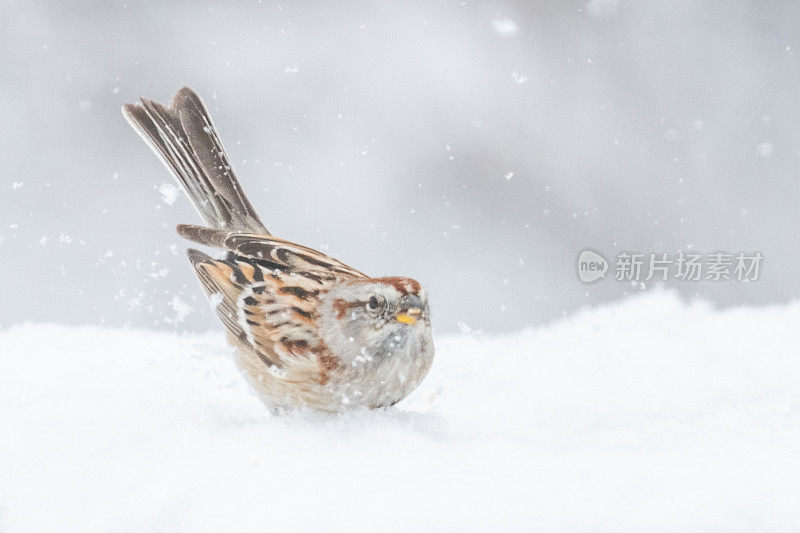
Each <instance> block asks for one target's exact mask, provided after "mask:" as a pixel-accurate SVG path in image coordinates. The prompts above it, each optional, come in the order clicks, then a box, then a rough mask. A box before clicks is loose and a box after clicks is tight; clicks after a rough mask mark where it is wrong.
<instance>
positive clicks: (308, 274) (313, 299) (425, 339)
mask: <svg viewBox="0 0 800 533" xmlns="http://www.w3.org/2000/svg"><path fill="white" fill-rule="evenodd" d="M122 112H123V115H124V116H125V118H126V119H127V121H128V122H129V123H130V125H131V126H132V127H133V128H134V129H135V130H136V131H137V132H138V133H139V135H140V136H141V137H142V139H144V141H145V142H146V143H147V144H148V145H149V146H150V148H151V149H152V150H153V152H155V154H156V155H157V156H158V157H159V159H160V160H161V161H162V162H163V163H164V165H165V166H166V167H167V169H169V171H170V172H171V173H172V175H173V177H174V178H175V179H176V180H177V182H178V183H179V184H180V185H181V187H182V188H183V190H184V191H185V192H186V195H187V196H188V198H189V199H190V200H191V202H192V204H193V205H194V207H195V209H196V210H197V212H198V213H199V214H200V216H201V217H202V219H203V221H204V222H205V225H204V226H198V225H190V224H179V225H178V226H177V230H178V233H179V234H180V235H181V236H183V237H185V238H186V239H188V240H190V241H193V242H194V243H197V244H201V245H205V246H209V247H213V248H218V249H221V250H223V252H222V254H224V257H221V258H213V257H211V256H209V255H207V254H205V253H203V252H201V251H199V250H195V249H189V250H187V255H188V257H189V261H190V262H191V265H192V267H193V268H194V272H195V274H196V275H197V277H198V279H199V280H200V284H201V285H202V288H203V290H204V292H205V295H206V297H207V298H208V300H209V302H210V303H211V305H212V306H213V308H214V309H215V311H216V314H217V316H218V317H219V319H220V320H221V321H222V323H223V324H224V325H225V328H226V330H227V338H228V341H229V342H230V344H231V345H233V346H234V348H235V350H234V353H235V360H236V364H237V366H238V367H239V369H240V370H241V371H242V373H243V375H244V377H245V379H246V380H247V381H248V383H249V384H250V385H251V386H252V387H253V389H255V391H256V392H257V393H258V394H259V396H260V397H261V398H262V399H263V400H264V402H265V403H266V404H267V405H268V406H270V407H272V408H274V409H278V410H288V409H295V408H307V409H312V410H319V411H327V412H340V411H345V410H349V409H353V408H365V407H366V408H381V407H387V406H391V405H394V404H396V403H397V402H399V401H400V400H402V399H403V398H405V397H406V396H408V394H409V393H411V391H413V390H414V389H415V388H416V387H417V385H419V383H420V382H421V381H422V379H423V378H424V377H425V375H426V374H427V373H428V370H429V369H430V367H431V363H432V361H433V354H434V347H433V339H432V336H431V322H430V313H429V309H428V296H427V294H426V292H425V290H424V289H423V288H422V287H421V286H420V284H419V283H418V282H417V281H415V280H413V279H411V278H407V277H401V276H387V277H377V278H373V277H370V276H368V275H366V274H364V273H362V272H360V271H358V270H356V269H355V268H353V267H350V266H348V265H346V264H344V263H342V262H341V261H338V260H336V259H334V258H332V257H329V256H328V255H326V254H324V253H322V252H319V251H317V250H313V249H311V248H308V247H306V246H303V245H301V244H296V243H294V242H291V241H288V240H285V239H281V238H279V237H275V236H273V235H272V234H271V233H270V232H269V231H268V230H267V228H266V227H265V226H264V224H263V223H262V222H261V219H260V218H259V216H258V214H257V213H256V211H255V209H254V208H253V206H252V205H251V204H250V201H249V200H248V199H247V196H246V195H245V194H244V192H243V190H242V187H241V185H240V184H239V180H238V179H237V178H236V175H235V174H234V172H233V169H232V168H231V164H230V160H229V159H228V156H227V155H226V153H225V149H224V148H223V146H222V142H221V141H220V138H219V136H218V135H217V130H216V128H215V127H214V124H213V123H212V121H211V117H210V116H209V113H208V110H207V109H206V107H205V105H204V104H203V102H202V100H201V99H200V97H199V96H198V95H197V94H196V93H195V92H194V91H192V90H191V89H189V88H188V87H184V88H183V89H181V90H180V91H178V93H177V95H176V96H175V98H174V99H173V101H172V104H171V105H170V106H169V107H166V106H163V105H160V104H158V103H156V102H154V101H152V100H148V99H144V98H142V99H141V103H140V104H125V105H124V106H123V108H122Z"/></svg>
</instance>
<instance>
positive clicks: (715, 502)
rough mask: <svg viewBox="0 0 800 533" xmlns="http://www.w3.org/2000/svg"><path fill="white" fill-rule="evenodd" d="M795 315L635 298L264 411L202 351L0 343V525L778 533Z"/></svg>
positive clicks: (442, 345) (81, 339) (62, 340)
mask: <svg viewBox="0 0 800 533" xmlns="http://www.w3.org/2000/svg"><path fill="white" fill-rule="evenodd" d="M798 324H800V304H793V305H788V306H780V307H777V306H776V307H768V308H757V309H756V308H743V309H736V310H730V311H725V312H721V311H718V310H715V309H713V308H712V307H710V306H708V305H705V304H692V305H688V304H684V303H682V302H681V301H680V300H679V299H678V298H677V297H675V296H674V295H672V294H669V293H654V294H649V295H644V296H641V297H638V298H634V299H630V300H627V301H625V302H622V303H620V304H617V305H613V306H609V307H605V308H599V309H595V310H592V311H586V312H583V313H580V314H578V315H576V316H573V317H570V318H567V319H564V320H562V321H561V322H558V323H556V324H553V325H550V326H547V327H542V328H539V329H535V330H530V331H525V332H521V333H518V334H515V335H510V336H503V337H492V336H482V335H461V336H457V337H443V338H438V339H437V358H436V361H435V363H434V367H433V370H432V371H431V374H430V375H429V376H428V378H427V379H426V380H425V381H424V383H423V385H422V386H421V387H420V389H419V390H417V391H416V392H415V393H414V394H413V395H412V396H411V397H410V398H408V399H407V400H406V401H404V402H402V403H401V404H399V405H398V406H397V407H395V408H392V409H389V410H385V411H379V412H356V413H350V414H345V415H339V416H327V415H318V414H313V413H295V414H289V415H282V416H273V415H271V414H270V413H269V412H268V411H267V410H266V409H265V408H264V407H263V405H262V404H261V403H260V402H259V401H258V399H257V398H256V397H255V396H254V395H253V394H252V393H251V392H250V391H249V390H248V388H247V386H246V385H245V383H244V382H243V380H242V379H241V378H240V377H239V374H238V372H237V370H236V368H235V366H234V364H233V362H232V360H231V358H230V352H229V349H228V348H227V347H226V346H225V344H224V341H223V335H222V333H214V334H208V335H179V334H165V333H154V332H150V331H141V330H119V329H103V328H94V327H84V328H75V327H62V326H58V325H41V324H30V325H24V326H17V327H13V328H11V329H9V330H6V331H4V332H2V333H0V530H8V531H23V530H24V531H37V530H51V531H64V530H72V531H111V530H113V531H153V530H169V531H190V530H191V531H237V530H256V529H258V530H262V531H285V530H293V531H297V530H326V531H330V530H337V531H361V530H378V531H386V530H406V531H408V530H414V529H419V530H450V531H470V530H534V529H535V530H539V531H554V530H556V531H595V530H600V531H688V530H695V531H697V530H702V531H751V530H759V531H796V530H798V529H799V528H800V506H799V505H797V502H798V501H800V454H798V453H797V451H798V450H800V409H799V408H798V399H800V360H798V354H800V350H798V346H800V328H798Z"/></svg>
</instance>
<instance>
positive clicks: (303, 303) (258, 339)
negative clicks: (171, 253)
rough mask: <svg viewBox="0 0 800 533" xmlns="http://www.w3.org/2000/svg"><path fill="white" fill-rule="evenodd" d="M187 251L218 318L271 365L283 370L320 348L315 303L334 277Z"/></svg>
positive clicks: (240, 258) (236, 258) (245, 259)
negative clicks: (281, 270)
mask: <svg viewBox="0 0 800 533" xmlns="http://www.w3.org/2000/svg"><path fill="white" fill-rule="evenodd" d="M188 255H189V259H190V261H191V262H192V266H193V267H194V269H195V272H196V273H197V277H198V278H200V282H201V284H202V285H203V288H204V290H205V292H206V295H207V296H208V299H209V301H210V302H211V304H212V305H213V306H215V310H216V313H217V315H218V316H219V318H220V320H222V322H223V324H225V327H227V328H228V331H230V332H231V333H232V334H233V335H234V336H235V337H236V338H238V339H239V341H240V342H241V343H242V344H243V345H244V346H246V347H248V348H250V349H252V350H253V351H254V352H255V353H256V354H257V355H258V356H259V357H260V358H261V359H262V361H263V362H264V363H265V364H266V365H267V366H268V367H271V368H277V369H280V368H281V367H283V366H284V364H285V363H292V362H293V361H294V360H296V359H297V358H314V357H316V355H315V353H320V352H321V351H322V350H319V349H318V348H319V347H320V343H321V341H320V339H319V338H318V336H317V334H316V319H317V306H318V304H319V298H320V296H321V295H322V294H323V293H324V292H326V291H327V290H328V289H329V288H330V286H331V284H333V283H335V282H336V281H337V279H336V278H334V277H329V278H320V277H318V276H307V275H301V274H298V273H295V272H279V271H273V270H271V269H269V268H266V267H264V266H263V265H261V264H260V263H259V262H258V261H252V260H250V259H248V258H246V257H242V256H240V257H235V256H230V255H229V258H228V259H225V260H217V259H213V258H212V257H210V256H208V255H206V254H204V253H203V252H200V251H197V250H189V251H188ZM318 363H319V364H320V365H322V366H327V365H329V364H330V362H329V361H318Z"/></svg>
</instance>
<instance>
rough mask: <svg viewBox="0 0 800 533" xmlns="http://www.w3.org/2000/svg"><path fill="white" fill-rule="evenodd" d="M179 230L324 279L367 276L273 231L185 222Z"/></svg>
mask: <svg viewBox="0 0 800 533" xmlns="http://www.w3.org/2000/svg"><path fill="white" fill-rule="evenodd" d="M178 233H180V234H181V235H182V236H184V237H186V238H187V239H189V240H191V241H194V242H197V243H199V244H204V245H206V246H213V247H215V248H223V249H225V250H228V251H229V252H230V253H231V254H233V255H235V256H237V257H241V258H247V259H250V260H252V261H254V262H257V263H259V264H261V265H262V266H265V267H267V268H270V269H276V270H280V271H283V272H287V273H288V272H295V273H298V274H303V275H309V276H313V277H317V278H320V279H323V280H327V279H366V278H368V277H369V276H367V275H366V274H364V273H362V272H359V271H358V270H356V269H355V268H353V267H350V266H348V265H346V264H344V263H342V262H341V261H339V260H337V259H334V258H332V257H330V256H328V255H326V254H324V253H322V252H318V251H317V250H314V249H313V248H308V247H307V246H303V245H300V244H296V243H293V242H291V241H287V240H285V239H281V238H278V237H274V236H272V235H264V234H256V233H239V232H227V231H224V230H218V229H213V228H205V227H202V226H193V225H188V224H181V225H179V226H178Z"/></svg>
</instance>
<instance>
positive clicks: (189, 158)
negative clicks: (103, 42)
mask: <svg viewBox="0 0 800 533" xmlns="http://www.w3.org/2000/svg"><path fill="white" fill-rule="evenodd" d="M122 112H123V114H124V115H125V118H126V119H127V120H128V122H129V123H130V124H131V126H133V127H134V129H136V131H137V132H138V133H139V135H140V136H141V137H142V138H143V139H144V140H145V142H146V143H147V144H148V145H149V146H150V148H152V150H153V151H154V152H155V153H156V155H157V156H159V158H160V159H161V161H162V162H163V163H164V165H166V167H167V168H168V169H169V170H170V171H171V172H172V174H173V176H174V177H175V179H176V180H177V181H178V183H180V184H181V186H182V187H183V189H184V190H185V191H186V194H187V195H188V196H189V198H190V199H191V200H192V203H193V204H194V207H195V209H197V211H198V213H200V216H202V217H203V220H205V222H206V224H208V225H209V226H211V227H212V228H216V229H226V230H228V231H246V232H254V233H262V234H266V235H269V232H268V231H267V228H266V227H264V224H263V223H262V222H261V220H260V219H259V217H258V214H257V213H256V211H255V209H254V208H253V206H252V205H251V204H250V201H249V200H248V199H247V196H245V194H244V192H243V191H242V188H241V185H239V181H238V180H237V179H236V176H235V175H234V173H233V170H232V169H231V165H230V161H229V160H228V156H227V155H226V154H225V149H224V148H223V146H222V142H221V141H220V140H219V137H218V136H217V133H216V129H215V128H214V124H213V123H212V121H211V117H210V116H209V114H208V110H207V109H206V107H205V106H204V105H203V102H202V100H200V97H199V96H197V94H195V93H194V91H192V90H191V89H189V88H188V87H184V88H183V89H181V90H180V91H178V94H177V95H175V98H174V100H173V102H172V105H171V106H170V107H169V108H167V107H164V106H162V105H161V104H158V103H156V102H153V101H151V100H146V99H144V98H143V99H142V105H141V106H139V105H134V104H125V106H123V108H122Z"/></svg>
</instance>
